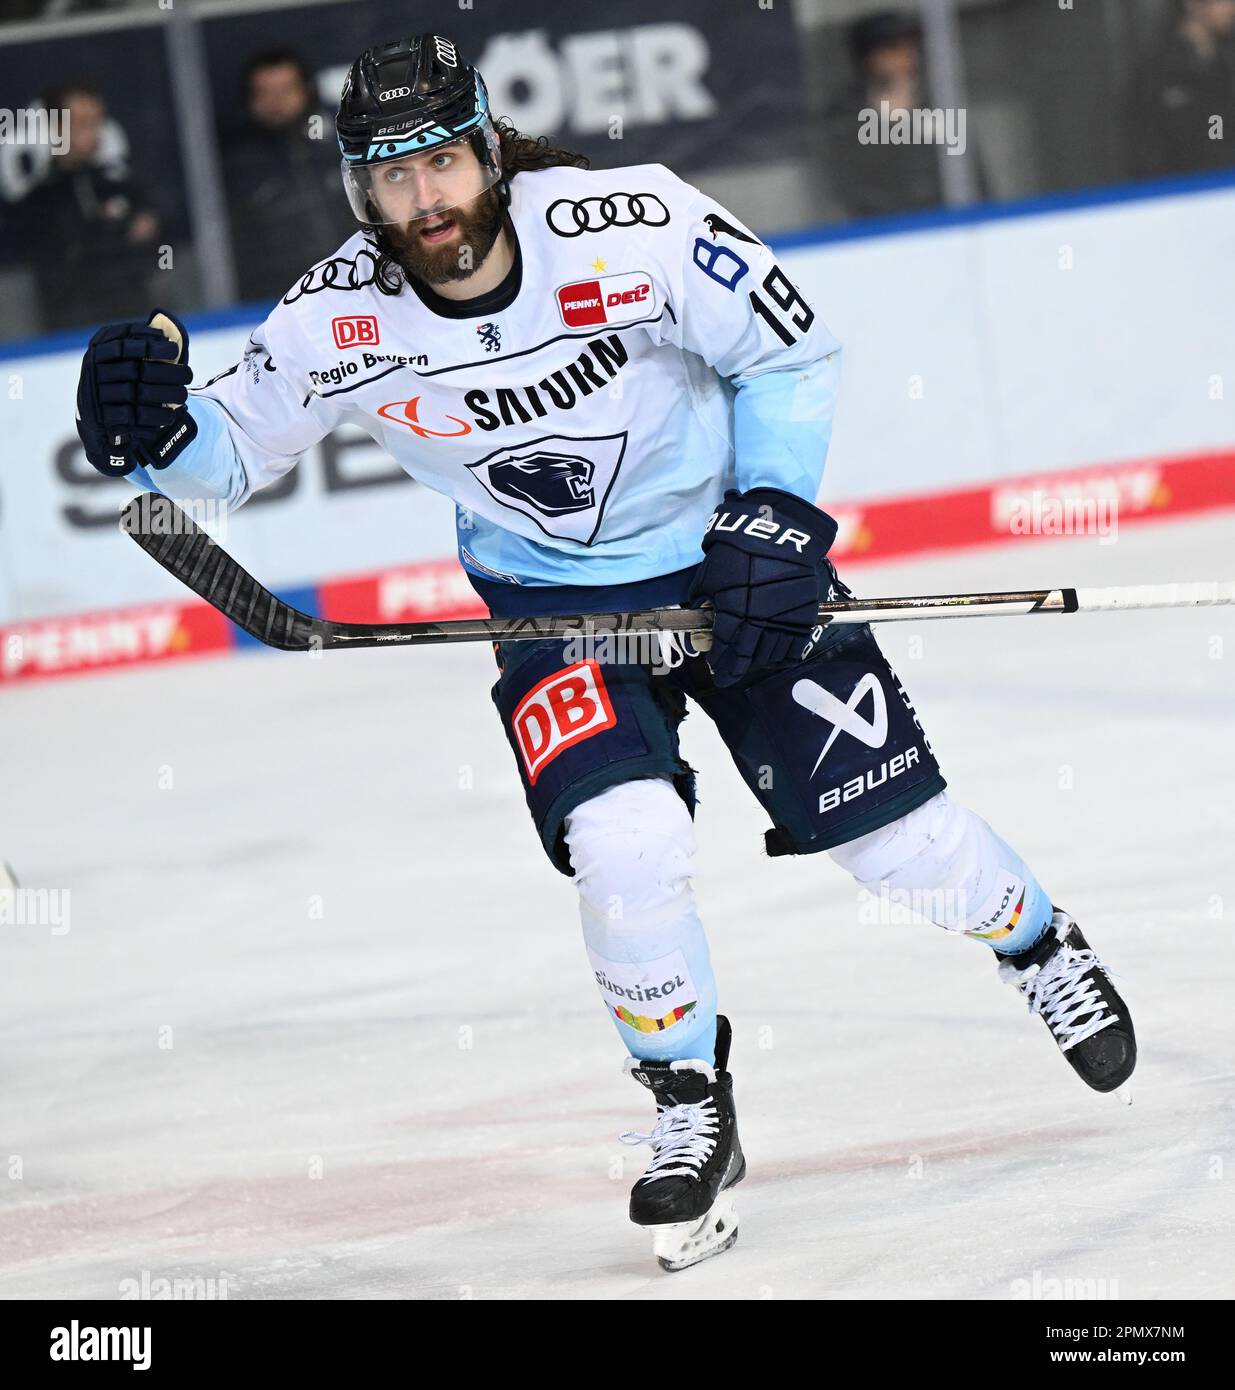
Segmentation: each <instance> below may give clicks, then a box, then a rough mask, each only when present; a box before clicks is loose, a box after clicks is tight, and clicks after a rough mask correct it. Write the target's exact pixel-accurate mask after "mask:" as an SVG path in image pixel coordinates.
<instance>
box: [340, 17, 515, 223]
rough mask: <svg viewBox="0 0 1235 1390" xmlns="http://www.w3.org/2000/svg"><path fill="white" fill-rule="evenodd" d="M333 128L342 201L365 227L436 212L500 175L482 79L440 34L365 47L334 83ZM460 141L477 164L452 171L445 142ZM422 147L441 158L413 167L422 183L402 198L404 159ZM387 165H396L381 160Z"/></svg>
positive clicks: (480, 190)
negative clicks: (337, 92)
mask: <svg viewBox="0 0 1235 1390" xmlns="http://www.w3.org/2000/svg"><path fill="white" fill-rule="evenodd" d="M335 130H336V132H337V133H338V137H339V150H340V152H341V153H342V156H343V184H344V187H345V188H346V190H347V196H348V201H349V202H350V203H351V205H352V211H353V212H354V213H355V214H356V217H357V218H358V219H359V220H360V221H361V222H365V223H368V224H370V225H371V226H382V225H386V224H389V223H392V222H404V221H408V220H411V218H413V217H417V216H427V215H428V214H429V213H431V212H441V211H445V210H446V209H448V208H450V207H454V206H458V205H459V204H460V203H464V202H469V201H470V200H471V199H473V198H475V197H476V196H477V195H478V194H480V193H483V192H484V191H485V189H487V188H492V187H493V186H494V184H497V183H499V182H501V179H502V161H501V147H500V144H499V141H498V137H497V131H496V130H495V128H494V125H493V119H492V116H491V114H490V111H489V94H488V91H487V90H486V88H485V84H484V79H483V78H482V77H481V75H480V73H479V72H477V71H476V69H475V68H474V67H473V66H472V65H471V64H470V63H469V62H467V61H466V59H464V58H463V57H462V55H461V54H460V53H459V51H458V49H457V48H456V47H455V45H454V43H453V42H452V41H451V40H450V39H448V38H445V37H444V36H443V35H441V34H414V35H413V36H412V37H411V38H406V39H396V40H395V41H394V42H393V43H387V44H382V45H380V46H379V47H376V48H367V49H366V50H365V51H364V52H363V53H362V54H361V55H360V57H359V58H357V59H356V61H355V62H354V63H353V64H352V66H351V70H350V71H349V72H348V74H347V79H346V81H345V82H344V83H343V92H342V95H341V97H340V100H339V112H338V115H337V116H336V118H335ZM465 142H466V144H467V145H468V146H469V147H470V149H471V151H472V153H474V154H475V156H476V163H477V164H478V165H479V171H477V170H475V169H473V167H472V165H471V162H470V161H467V162H466V168H465V169H462V170H461V169H460V168H459V167H458V161H455V163H454V168H453V171H452V160H451V157H450V156H451V153H452V152H451V150H450V149H449V147H450V146H452V145H453V146H456V147H457V146H459V145H461V144H463V143H465ZM431 151H434V152H441V154H442V155H443V158H442V159H441V160H440V161H439V160H437V159H435V160H433V161H430V162H428V164H427V166H426V165H424V164H422V165H421V166H420V168H419V170H418V171H417V177H418V178H419V179H420V180H421V182H422V183H423V187H420V188H419V189H418V190H417V192H416V194H415V196H414V197H413V198H412V204H414V206H412V205H409V202H408V201H407V200H408V198H409V197H410V196H411V193H410V190H409V189H407V188H406V187H400V185H401V184H402V185H404V186H406V185H407V184H408V182H409V178H408V177H405V175H406V174H407V165H406V161H407V160H408V158H409V156H412V155H419V154H424V153H427V152H431ZM390 165H399V166H400V167H399V169H397V170H391V169H389V168H384V166H390ZM396 190H397V191H396ZM502 191H503V192H504V189H503V190H502ZM503 201H505V199H504V198H503ZM409 207H410V210H409Z"/></svg>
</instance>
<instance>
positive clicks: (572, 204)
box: [545, 193, 669, 237]
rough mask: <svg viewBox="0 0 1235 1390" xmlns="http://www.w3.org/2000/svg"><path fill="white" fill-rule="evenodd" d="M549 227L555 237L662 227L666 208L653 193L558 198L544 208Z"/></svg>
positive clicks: (667, 219)
mask: <svg viewBox="0 0 1235 1390" xmlns="http://www.w3.org/2000/svg"><path fill="white" fill-rule="evenodd" d="M545 221H546V222H547V223H548V224H549V230H550V231H551V232H555V233H556V234H557V235H558V236H565V237H575V236H582V234H583V233H584V232H603V231H604V230H605V228H606V227H638V226H644V227H663V226H664V225H665V223H666V222H668V221H669V209H668V208H667V207H666V206H665V205H664V203H662V202H661V201H660V199H659V198H658V197H657V196H656V194H655V193H608V194H606V195H605V196H604V197H603V198H583V199H581V200H579V201H576V200H575V199H574V198H559V199H558V200H557V201H556V202H553V203H550V204H549V206H548V208H547V209H546V210H545Z"/></svg>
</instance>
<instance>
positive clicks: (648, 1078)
mask: <svg viewBox="0 0 1235 1390" xmlns="http://www.w3.org/2000/svg"><path fill="white" fill-rule="evenodd" d="M731 1040H732V1032H731V1030H730V1027H729V1021H728V1019H725V1018H718V1019H717V1020H716V1065H715V1066H714V1067H713V1066H710V1065H709V1064H708V1063H707V1062H703V1061H700V1060H699V1059H697V1058H696V1059H690V1060H683V1061H675V1062H642V1061H639V1060H637V1059H635V1058H633V1057H632V1058H628V1059H627V1063H626V1070H627V1071H629V1072H630V1074H631V1075H632V1076H633V1077H634V1078H635V1079H636V1080H637V1081H639V1082H640V1083H641V1084H642V1085H644V1086H646V1087H647V1088H648V1089H649V1090H650V1091H651V1092H652V1093H653V1094H654V1095H655V1097H656V1124H655V1125H654V1127H653V1128H652V1131H651V1133H650V1134H639V1133H636V1132H634V1131H627V1132H626V1133H624V1134H623V1135H622V1136H621V1139H622V1142H623V1143H624V1144H650V1145H651V1146H652V1154H653V1157H652V1161H651V1163H650V1164H649V1165H648V1168H647V1171H646V1172H645V1173H644V1174H643V1176H642V1177H641V1178H640V1179H639V1181H638V1182H637V1183H635V1186H634V1189H633V1190H632V1192H631V1194H630V1219H631V1220H632V1221H633V1222H634V1223H635V1224H636V1225H637V1226H644V1227H646V1228H647V1229H648V1230H649V1231H650V1232H651V1234H652V1253H653V1254H654V1255H655V1256H656V1258H657V1260H658V1261H659V1262H660V1265H661V1267H662V1268H663V1269H667V1270H679V1269H686V1268H688V1267H689V1266H690V1265H695V1264H698V1263H699V1262H700V1261H701V1260H706V1259H709V1258H710V1257H711V1256H713V1255H719V1254H721V1252H722V1251H725V1250H728V1249H729V1247H730V1246H731V1245H732V1244H733V1243H734V1241H735V1240H737V1238H738V1218H737V1213H736V1212H735V1211H734V1209H733V1199H732V1195H731V1193H730V1189H731V1188H732V1187H733V1185H734V1184H735V1183H738V1182H741V1180H742V1178H743V1177H744V1176H745V1174H746V1160H745V1158H744V1157H743V1156H742V1146H741V1144H740V1143H739V1141H738V1129H737V1117H736V1114H735V1112H734V1108H733V1078H732V1077H731V1076H730V1075H729V1073H728V1071H727V1070H726V1067H727V1066H728V1062H729V1045H730V1042H731Z"/></svg>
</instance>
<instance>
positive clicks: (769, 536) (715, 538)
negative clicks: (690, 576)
mask: <svg viewBox="0 0 1235 1390" xmlns="http://www.w3.org/2000/svg"><path fill="white" fill-rule="evenodd" d="M835 539H836V522H835V521H833V520H832V518H831V517H830V516H828V515H827V513H826V512H821V511H820V510H819V508H818V507H812V506H811V504H810V503H809V502H803V501H802V499H801V498H800V497H794V496H793V495H792V493H788V492H781V491H780V489H779V488H774V487H757V488H752V489H751V491H750V492H745V493H743V492H727V493H725V500H724V501H723V502H722V503H721V504H720V506H719V507H717V509H716V511H715V512H714V513H713V514H712V516H711V518H710V520H709V521H708V524H707V528H706V530H705V532H704V536H703V552H704V559H703V563H702V564H701V565H700V566H699V568H698V569H697V570H696V571H695V577H694V580H693V581H692V583H691V590H690V599H691V602H692V603H697V602H706V603H710V604H711V605H712V607H713V608H714V609H715V617H714V620H713V625H712V649H711V651H710V652H709V653H708V665H709V666H710V667H711V668H712V678H713V680H714V681H715V682H716V684H717V685H736V684H737V682H738V681H740V680H741V679H742V677H743V676H745V675H746V673H747V672H748V671H750V670H751V669H752V668H755V667H760V666H777V665H781V664H783V663H785V662H788V661H792V660H793V659H795V658H796V657H797V656H798V655H799V654H800V653H801V651H802V649H803V648H804V647H805V645H806V641H807V638H808V637H809V636H810V634H811V630H812V629H813V628H814V627H815V625H816V623H817V621H818V619H817V610H818V607H819V598H820V592H821V590H822V589H826V587H827V580H828V578H830V571H831V567H830V565H829V564H828V561H827V554H828V549H829V547H830V546H831V544H832V542H833V541H834V540H835Z"/></svg>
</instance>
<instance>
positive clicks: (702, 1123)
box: [618, 1057, 720, 1182]
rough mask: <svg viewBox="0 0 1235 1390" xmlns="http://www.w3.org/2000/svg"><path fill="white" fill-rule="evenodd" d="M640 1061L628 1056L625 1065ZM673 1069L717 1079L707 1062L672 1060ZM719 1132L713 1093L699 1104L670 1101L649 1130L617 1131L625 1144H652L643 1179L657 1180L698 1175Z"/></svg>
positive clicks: (711, 1079) (718, 1120) (629, 1068)
mask: <svg viewBox="0 0 1235 1390" xmlns="http://www.w3.org/2000/svg"><path fill="white" fill-rule="evenodd" d="M639 1065H640V1063H639V1062H638V1061H637V1060H636V1059H635V1058H633V1057H632V1058H628V1059H627V1062H626V1067H625V1069H626V1070H627V1071H631V1070H633V1069H634V1068H635V1067H637V1066H639ZM669 1066H670V1070H672V1071H701V1072H703V1073H705V1074H706V1076H707V1077H708V1080H709V1081H715V1080H716V1072H715V1070H714V1069H713V1068H712V1067H710V1066H708V1065H707V1063H706V1062H700V1061H685V1062H671V1063H670V1064H669ZM719 1132H720V1119H719V1117H718V1115H717V1113H716V1102H715V1101H714V1100H713V1099H712V1097H711V1096H707V1097H706V1098H705V1099H704V1100H701V1101H699V1102H698V1103H697V1104H690V1105H667V1106H665V1107H663V1109H661V1110H660V1112H659V1113H658V1114H657V1116H656V1124H655V1125H654V1126H653V1127H652V1131H651V1133H650V1134H640V1133H639V1132H638V1130H633V1129H628V1130H624V1131H623V1132H622V1133H621V1134H619V1135H618V1139H619V1140H620V1141H621V1142H622V1143H623V1144H631V1145H634V1144H650V1145H651V1146H652V1155H653V1156H652V1161H651V1163H649V1164H648V1168H647V1172H645V1173H644V1175H643V1176H642V1177H641V1178H640V1179H639V1181H640V1182H655V1181H656V1180H657V1179H658V1178H672V1177H685V1178H697V1177H698V1176H699V1169H700V1168H702V1167H703V1165H704V1164H705V1163H706V1162H707V1161H708V1159H709V1158H710V1157H711V1156H712V1152H713V1150H714V1149H715V1148H716V1139H717V1136H718V1134H719Z"/></svg>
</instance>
